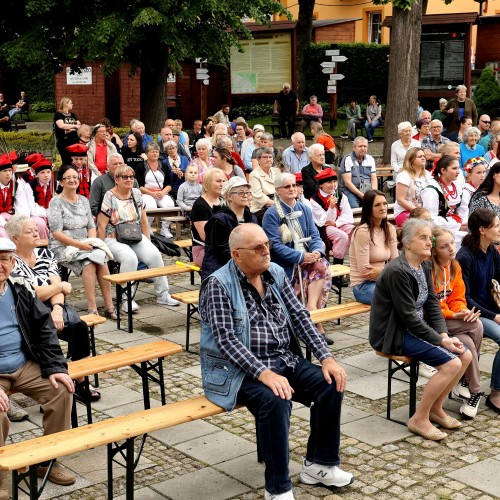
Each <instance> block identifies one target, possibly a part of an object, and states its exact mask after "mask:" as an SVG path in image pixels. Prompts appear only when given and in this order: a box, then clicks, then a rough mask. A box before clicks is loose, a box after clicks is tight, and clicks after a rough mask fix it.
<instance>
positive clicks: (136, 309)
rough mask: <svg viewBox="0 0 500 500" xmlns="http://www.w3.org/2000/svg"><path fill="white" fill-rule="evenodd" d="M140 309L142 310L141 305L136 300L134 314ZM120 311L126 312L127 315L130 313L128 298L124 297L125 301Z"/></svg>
mask: <svg viewBox="0 0 500 500" xmlns="http://www.w3.org/2000/svg"><path fill="white" fill-rule="evenodd" d="M139 309H140V306H139V304H138V303H137V302H136V301H135V300H133V301H132V312H133V313H135V312H137V311H138V310H139ZM120 311H121V312H124V313H125V314H127V313H128V301H127V297H124V301H123V302H122V306H121V307H120Z"/></svg>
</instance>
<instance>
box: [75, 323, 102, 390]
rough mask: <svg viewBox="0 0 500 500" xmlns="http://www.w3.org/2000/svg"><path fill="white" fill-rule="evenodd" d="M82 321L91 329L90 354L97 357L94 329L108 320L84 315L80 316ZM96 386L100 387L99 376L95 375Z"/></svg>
mask: <svg viewBox="0 0 500 500" xmlns="http://www.w3.org/2000/svg"><path fill="white" fill-rule="evenodd" d="M80 319H81V320H82V321H83V322H84V323H85V324H86V325H87V328H88V329H89V335H90V352H91V353H92V356H96V355H97V352H96V348H95V335H94V328H95V327H96V326H98V325H102V324H104V323H106V321H107V320H106V318H105V317H104V316H99V315H98V314H84V315H83V316H80ZM94 385H95V386H96V387H99V374H98V373H96V374H95V375H94Z"/></svg>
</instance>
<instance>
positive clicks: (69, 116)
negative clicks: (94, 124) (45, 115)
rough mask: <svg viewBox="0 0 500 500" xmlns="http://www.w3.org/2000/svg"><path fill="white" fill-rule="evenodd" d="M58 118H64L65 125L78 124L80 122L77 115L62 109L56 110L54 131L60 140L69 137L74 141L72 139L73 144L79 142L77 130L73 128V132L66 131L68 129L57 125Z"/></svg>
mask: <svg viewBox="0 0 500 500" xmlns="http://www.w3.org/2000/svg"><path fill="white" fill-rule="evenodd" d="M58 120H62V121H63V122H64V124H65V125H67V124H70V125H76V124H77V123H78V118H77V117H76V115H74V114H73V113H66V114H65V113H61V111H56V113H55V115H54V132H55V134H56V137H57V139H58V140H59V139H63V138H64V137H67V139H71V140H72V141H73V142H71V141H70V143H71V144H73V143H76V142H78V135H77V133H76V130H72V131H71V132H68V133H66V130H63V129H62V128H59V127H58V126H57V124H56V122H57V121H58Z"/></svg>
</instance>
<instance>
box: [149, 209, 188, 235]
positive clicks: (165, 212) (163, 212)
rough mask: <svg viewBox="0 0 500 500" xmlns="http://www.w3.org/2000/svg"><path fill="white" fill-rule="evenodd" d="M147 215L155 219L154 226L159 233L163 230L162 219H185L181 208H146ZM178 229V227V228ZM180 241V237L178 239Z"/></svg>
mask: <svg viewBox="0 0 500 500" xmlns="http://www.w3.org/2000/svg"><path fill="white" fill-rule="evenodd" d="M146 215H147V216H148V217H154V224H155V226H156V229H157V232H158V233H159V232H160V230H161V219H162V218H164V217H165V218H168V217H182V218H183V219H185V217H184V216H183V215H182V208H180V207H170V208H146ZM176 229H177V227H176ZM178 239H180V237H179V238H178Z"/></svg>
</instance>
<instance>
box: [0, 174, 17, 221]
mask: <svg viewBox="0 0 500 500" xmlns="http://www.w3.org/2000/svg"><path fill="white" fill-rule="evenodd" d="M15 186H16V185H15V182H14V179H11V180H10V182H9V185H8V186H7V188H6V189H0V191H1V192H0V213H2V214H3V213H6V214H13V213H14V203H13V201H14V198H15V197H16V191H15Z"/></svg>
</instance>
